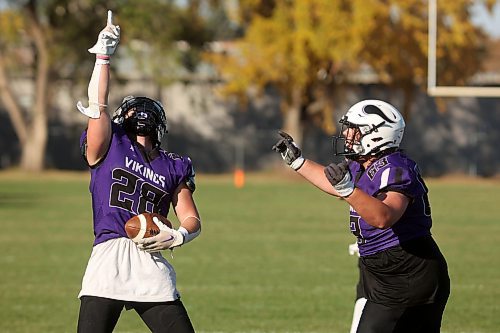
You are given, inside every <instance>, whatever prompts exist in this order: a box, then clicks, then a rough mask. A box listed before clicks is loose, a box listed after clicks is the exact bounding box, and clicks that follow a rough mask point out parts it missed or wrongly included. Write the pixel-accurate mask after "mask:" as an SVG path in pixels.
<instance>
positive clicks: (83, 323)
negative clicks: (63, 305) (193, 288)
mask: <svg viewBox="0 0 500 333" xmlns="http://www.w3.org/2000/svg"><path fill="white" fill-rule="evenodd" d="M124 307H125V308H126V309H127V310H129V309H134V310H135V312H137V313H138V314H139V316H141V319H142V320H143V321H144V323H145V324H146V325H147V326H148V328H149V329H150V330H151V332H155V333H156V332H164V333H193V332H194V328H193V325H192V324H191V321H190V319H189V316H188V314H187V311H186V309H185V308H184V305H183V304H182V302H181V301H180V300H179V299H178V300H175V301H172V302H126V301H119V300H114V299H109V298H103V297H95V296H82V297H81V305H80V314H79V317H78V333H110V332H113V329H114V328H115V326H116V323H117V322H118V318H119V317H120V314H121V312H122V310H123V308H124Z"/></svg>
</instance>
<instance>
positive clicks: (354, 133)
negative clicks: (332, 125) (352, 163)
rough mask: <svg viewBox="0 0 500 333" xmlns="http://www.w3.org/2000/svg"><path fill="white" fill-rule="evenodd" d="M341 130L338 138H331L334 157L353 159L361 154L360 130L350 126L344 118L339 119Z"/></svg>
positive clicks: (355, 126) (352, 125)
mask: <svg viewBox="0 0 500 333" xmlns="http://www.w3.org/2000/svg"><path fill="white" fill-rule="evenodd" d="M340 124H341V125H342V126H341V130H340V134H339V135H338V136H334V137H333V153H334V155H335V156H345V157H354V156H357V155H359V154H360V153H362V151H363V147H362V146H361V141H360V139H361V130H360V129H359V128H358V126H357V125H355V124H351V123H350V122H348V121H347V118H346V117H345V116H344V117H342V119H340Z"/></svg>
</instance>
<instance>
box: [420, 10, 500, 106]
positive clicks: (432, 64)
mask: <svg viewBox="0 0 500 333" xmlns="http://www.w3.org/2000/svg"><path fill="white" fill-rule="evenodd" d="M437 1H438V0H429V17H428V25H429V40H428V43H429V44H428V55H427V56H428V62H427V93H428V95H429V96H434V97H500V87H480V86H439V85H438V84H437V71H436V66H437V63H436V44H437Z"/></svg>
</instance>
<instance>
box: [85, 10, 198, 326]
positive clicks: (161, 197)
mask: <svg viewBox="0 0 500 333" xmlns="http://www.w3.org/2000/svg"><path fill="white" fill-rule="evenodd" d="M119 41H120V28H119V26H116V25H114V24H113V21H112V13H111V12H108V21H107V25H106V27H105V28H104V29H103V30H102V31H101V33H100V34H99V36H98V40H97V43H96V44H95V45H94V46H93V47H92V48H91V49H89V52H90V53H93V54H95V55H96V62H95V65H94V70H93V72H92V76H91V79H90V83H89V87H88V97H89V101H88V102H89V106H88V107H84V106H83V104H82V103H81V102H78V104H77V107H78V110H80V112H82V113H83V114H84V115H86V116H87V117H89V119H88V126H87V129H86V130H85V131H84V133H83V134H82V137H81V142H80V143H81V147H82V153H83V156H84V158H85V160H86V162H87V164H88V166H89V167H90V174H91V179H90V192H91V195H92V211H93V222H94V223H93V225H94V235H95V239H94V244H93V249H92V254H91V257H90V259H89V262H88V264H87V268H86V271H85V275H84V277H83V281H82V288H81V291H80V293H79V296H78V297H79V298H80V301H81V305H80V314H79V318H78V332H82V333H83V332H87V333H99V332H112V331H113V329H114V327H115V325H116V323H117V321H118V318H119V316H120V313H121V311H122V310H123V308H124V307H125V308H126V309H127V310H128V309H134V310H135V311H136V312H137V313H138V314H139V315H140V317H141V319H142V320H143V321H144V323H145V324H146V325H147V326H148V328H149V329H150V330H151V331H153V332H175V333H184V332H194V328H193V325H192V324H191V321H190V319H189V316H188V314H187V311H186V309H185V307H184V305H183V304H182V302H181V300H180V295H179V292H178V290H177V288H176V274H175V271H174V268H173V267H172V265H171V264H170V263H169V262H168V261H167V260H166V259H165V258H164V257H163V256H162V254H161V252H160V251H161V250H167V249H173V248H174V247H178V246H181V245H183V244H186V243H188V242H189V241H191V240H192V239H194V238H195V237H197V236H198V235H199V233H200V231H201V222H200V216H199V213H198V210H197V207H196V205H195V202H194V199H193V192H194V190H195V182H194V177H195V173H194V169H193V166H192V163H191V160H190V159H189V158H187V157H182V156H179V155H177V154H175V153H171V152H166V151H165V150H163V149H161V147H160V143H161V139H162V137H163V135H164V134H165V133H166V132H167V122H166V118H165V113H164V110H163V107H162V105H161V104H160V102H158V101H154V100H152V99H150V98H147V97H132V96H128V97H126V98H125V99H124V100H123V103H122V104H121V105H120V107H119V108H118V109H117V110H116V111H115V112H114V114H113V116H112V117H111V116H110V115H109V114H108V112H107V109H108V91H109V66H110V60H111V57H112V55H113V54H114V52H115V50H116V48H117V46H118V43H119ZM170 206H172V207H173V209H174V213H175V214H176V215H177V218H178V219H179V221H181V223H180V227H179V228H178V229H174V228H169V227H168V226H167V225H165V224H163V223H162V222H161V221H160V220H159V219H155V223H156V224H158V226H159V229H160V230H161V231H160V232H159V233H158V234H157V235H156V236H153V237H150V238H143V239H142V240H139V241H138V242H137V243H134V242H133V241H132V240H131V239H129V238H128V237H127V234H126V231H125V227H124V226H125V223H126V222H127V221H128V220H129V219H131V218H132V217H133V216H136V215H138V214H141V213H144V212H150V213H158V214H160V215H162V216H165V217H166V216H167V215H168V212H169V210H170Z"/></svg>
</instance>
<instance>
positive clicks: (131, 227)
mask: <svg viewBox="0 0 500 333" xmlns="http://www.w3.org/2000/svg"><path fill="white" fill-rule="evenodd" d="M153 217H157V218H158V219H159V220H160V221H161V222H163V224H166V225H167V226H168V227H169V228H172V223H170V221H169V220H168V219H167V218H166V217H165V216H162V215H160V214H156V213H142V214H139V215H136V216H133V217H132V218H130V220H128V221H127V222H126V223H125V232H126V233H127V236H128V238H130V239H131V240H133V241H134V242H138V241H140V240H141V239H143V238H148V237H153V236H156V235H158V233H159V232H160V229H159V228H158V226H157V225H156V223H154V222H153Z"/></svg>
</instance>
